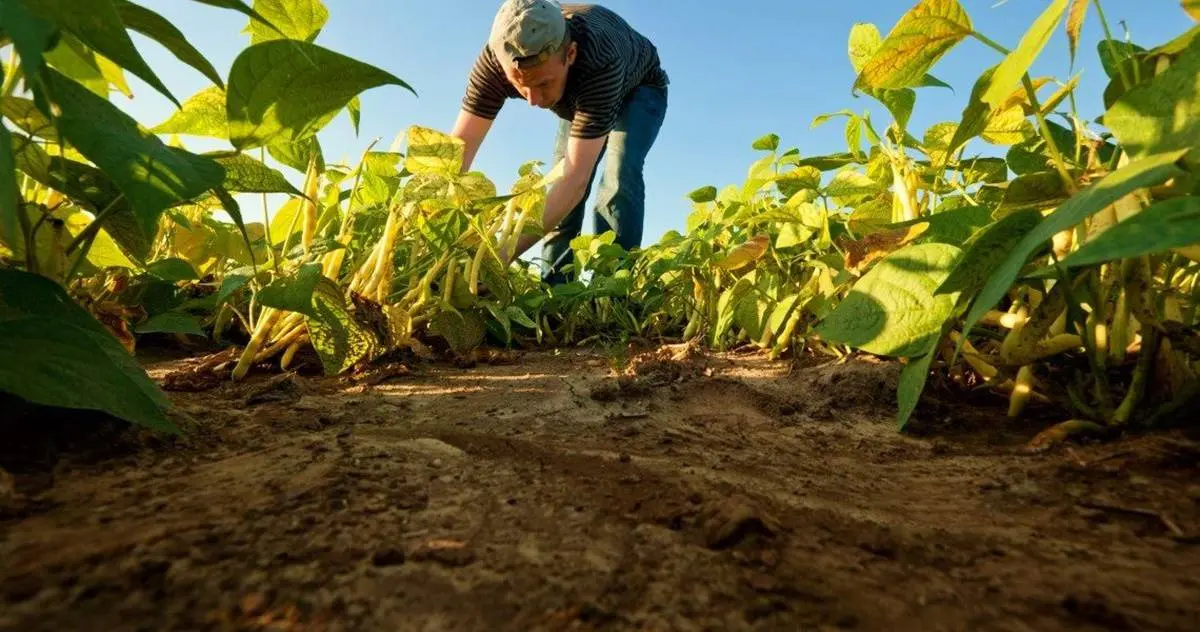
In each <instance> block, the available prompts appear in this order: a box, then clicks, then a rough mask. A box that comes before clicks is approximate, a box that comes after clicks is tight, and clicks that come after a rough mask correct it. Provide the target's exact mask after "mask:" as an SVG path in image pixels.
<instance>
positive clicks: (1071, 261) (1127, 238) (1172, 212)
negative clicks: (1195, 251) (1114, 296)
mask: <svg viewBox="0 0 1200 632" xmlns="http://www.w3.org/2000/svg"><path fill="white" fill-rule="evenodd" d="M1195 244H1200V198H1197V197H1191V196H1189V197H1180V198H1173V199H1170V200H1164V201H1161V202H1157V203H1155V204H1152V205H1151V206H1149V207H1147V208H1145V209H1143V210H1142V211H1141V212H1140V213H1137V214H1135V215H1133V216H1132V217H1130V218H1129V219H1126V220H1124V221H1122V222H1118V223H1117V224H1114V225H1113V226H1111V227H1109V228H1108V229H1107V230H1105V231H1104V232H1102V233H1100V234H1099V235H1097V236H1096V237H1095V238H1093V239H1092V240H1091V241H1088V242H1087V243H1085V244H1083V245H1082V246H1080V247H1079V249H1078V250H1076V251H1075V252H1073V253H1071V254H1070V255H1068V256H1067V257H1066V258H1064V259H1063V260H1062V261H1061V262H1059V263H1060V265H1062V266H1064V267H1066V268H1079V267H1084V266H1090V265H1095V264H1098V263H1104V262H1107V261H1114V260H1117V259H1127V258H1133V257H1141V256H1143V255H1149V254H1156V253H1161V252H1166V251H1168V250H1171V249H1174V248H1182V247H1185V246H1191V245H1195Z"/></svg>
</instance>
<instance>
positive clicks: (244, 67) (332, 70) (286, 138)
mask: <svg viewBox="0 0 1200 632" xmlns="http://www.w3.org/2000/svg"><path fill="white" fill-rule="evenodd" d="M387 84H393V85H398V86H401V87H403V88H406V89H408V90H409V91H412V88H411V87H409V85H408V84H407V83H405V82H404V81H402V80H400V79H399V78H398V77H396V76H395V75H392V74H391V73H389V72H386V71H384V70H380V69H379V68H376V67H374V66H372V65H370V64H365V63H363V62H360V61H358V60H355V59H352V58H350V57H347V56H345V55H342V54H340V53H337V52H334V51H332V50H329V49H327V48H323V47H320V46H317V45H316V44H311V43H307V42H300V41H293V40H271V41H267V42H262V43H260V44H255V45H253V46H250V47H249V48H247V49H245V50H243V51H242V52H241V53H240V54H239V55H238V57H237V59H235V60H234V62H233V68H232V69H231V70H230V72H229V87H228V99H227V103H226V115H227V116H228V118H229V133H230V142H232V143H233V146H234V147H237V148H238V149H247V148H251V147H260V146H264V145H271V144H275V143H279V142H295V141H298V140H303V139H305V138H307V137H309V136H312V135H314V134H316V133H317V132H318V131H320V129H321V128H323V127H324V126H325V125H327V124H328V123H329V122H330V121H331V120H333V118H334V117H335V116H336V115H337V114H338V112H340V111H341V110H342V109H344V108H345V107H346V105H347V104H348V103H349V102H350V100H351V99H352V98H354V97H355V96H356V95H358V94H360V93H362V92H363V91H365V90H368V89H371V88H375V87H378V86H382V85H387ZM413 94H416V93H415V92H413Z"/></svg>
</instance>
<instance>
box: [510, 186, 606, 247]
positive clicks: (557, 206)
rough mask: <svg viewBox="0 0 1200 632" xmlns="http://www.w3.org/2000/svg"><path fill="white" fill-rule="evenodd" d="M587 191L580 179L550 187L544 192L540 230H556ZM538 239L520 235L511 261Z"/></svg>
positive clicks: (538, 238)
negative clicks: (543, 207)
mask: <svg viewBox="0 0 1200 632" xmlns="http://www.w3.org/2000/svg"><path fill="white" fill-rule="evenodd" d="M586 189H587V181H586V180H581V179H580V178H578V177H576V178H569V179H563V180H559V181H558V182H556V183H554V185H553V186H551V187H550V190H549V191H548V192H546V205H545V210H544V211H543V212H542V230H543V231H544V232H546V233H549V232H551V231H553V230H554V229H556V228H558V225H559V224H561V223H562V221H563V220H564V219H565V218H566V217H567V214H568V213H570V212H571V209H573V208H575V206H576V205H577V204H579V201H580V200H582V199H583V192H584V191H585V190H586ZM540 239H541V238H540V237H535V236H533V235H521V236H520V238H519V239H518V240H517V248H516V250H515V251H513V253H512V258H511V260H516V259H517V257H520V256H521V255H522V254H523V253H524V252H525V251H526V250H529V249H530V248H532V247H533V245H534V244H536V243H537V242H538V240H540ZM511 260H510V261H511Z"/></svg>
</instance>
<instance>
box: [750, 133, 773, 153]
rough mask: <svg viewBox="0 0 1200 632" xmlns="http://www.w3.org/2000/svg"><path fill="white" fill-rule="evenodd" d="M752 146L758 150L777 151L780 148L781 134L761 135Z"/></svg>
mask: <svg viewBox="0 0 1200 632" xmlns="http://www.w3.org/2000/svg"><path fill="white" fill-rule="evenodd" d="M750 147H751V149H755V150H758V151H775V150H777V149H779V134H774V133H771V134H767V135H766V136H761V137H759V138H758V139H757V140H755V141H754V143H753V144H752V145H751V146H750Z"/></svg>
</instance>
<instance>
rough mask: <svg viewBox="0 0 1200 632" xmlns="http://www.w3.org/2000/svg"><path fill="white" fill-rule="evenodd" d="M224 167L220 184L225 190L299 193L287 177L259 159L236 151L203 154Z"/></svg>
mask: <svg viewBox="0 0 1200 632" xmlns="http://www.w3.org/2000/svg"><path fill="white" fill-rule="evenodd" d="M204 155H205V156H208V157H209V158H212V159H213V160H214V161H216V163H217V164H219V165H221V167H222V168H224V169H225V181H224V183H223V184H222V185H221V186H222V187H223V188H224V189H225V190H226V191H233V192H236V193H291V194H292V195H301V193H300V190H299V189H297V188H296V187H295V186H294V185H293V184H292V183H291V182H288V179H287V178H285V177H283V174H282V173H280V172H279V171H278V170H276V169H272V168H271V167H268V166H267V165H265V164H263V163H262V162H261V161H259V160H257V159H255V158H252V157H250V156H247V155H246V154H242V153H237V152H214V153H209V154H204Z"/></svg>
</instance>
